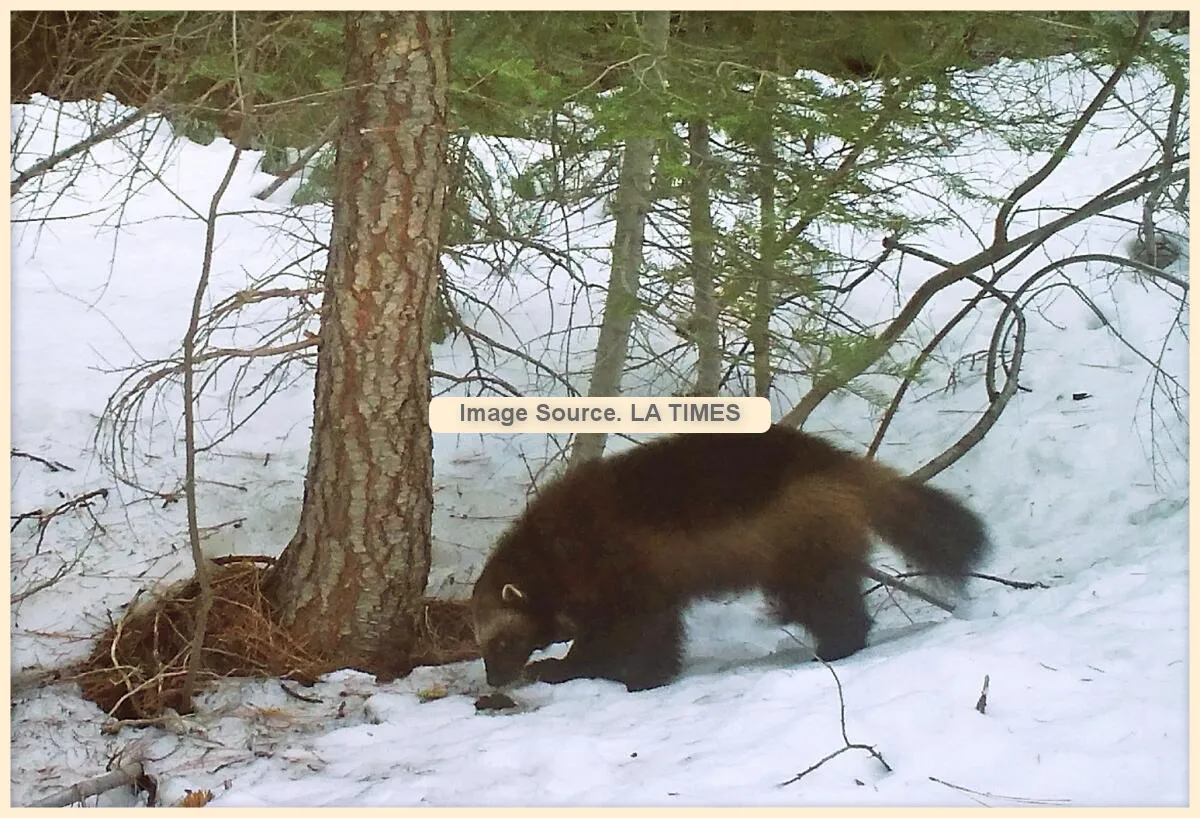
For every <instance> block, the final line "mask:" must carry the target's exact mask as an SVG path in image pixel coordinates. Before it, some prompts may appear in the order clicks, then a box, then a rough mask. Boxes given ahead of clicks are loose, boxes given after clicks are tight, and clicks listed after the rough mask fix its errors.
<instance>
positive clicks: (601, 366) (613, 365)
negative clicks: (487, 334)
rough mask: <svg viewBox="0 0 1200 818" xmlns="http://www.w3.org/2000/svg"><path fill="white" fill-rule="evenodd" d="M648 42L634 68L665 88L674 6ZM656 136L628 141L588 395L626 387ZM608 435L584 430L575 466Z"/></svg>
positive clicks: (652, 19)
mask: <svg viewBox="0 0 1200 818" xmlns="http://www.w3.org/2000/svg"><path fill="white" fill-rule="evenodd" d="M645 15H646V16H645V20H644V21H643V23H642V42H643V45H644V46H645V48H646V49H647V50H648V53H647V54H645V55H643V57H642V58H641V59H639V60H637V63H638V64H637V65H636V66H635V68H634V73H635V74H636V75H637V76H639V77H642V78H643V81H644V82H648V83H650V82H653V83H656V84H657V85H658V87H660V88H661V87H662V85H663V80H662V76H661V74H660V73H659V71H658V67H657V65H656V64H657V62H658V61H659V60H660V59H662V57H664V56H665V55H666V53H667V41H668V39H669V37H670V30H671V25H670V24H671V13H670V12H669V11H648V12H645ZM654 153H655V139H654V137H652V136H639V137H632V138H630V139H628V140H626V142H625V153H624V155H623V156H622V158H621V170H620V175H619V178H618V181H617V192H616V196H615V199H614V204H613V209H614V210H615V211H616V228H615V232H614V235H613V248H612V269H611V272H610V274H609V279H608V294H607V296H606V298H605V300H604V319H603V323H602V324H601V325H600V338H599V340H598V341H597V343H596V363H595V366H594V367H593V369H592V378H591V382H590V384H589V385H588V395H589V396H591V397H611V396H614V395H617V394H619V393H620V391H621V375H622V374H623V372H624V370H625V360H626V357H627V356H628V354H629V334H630V331H631V330H632V328H633V319H634V317H635V316H636V315H637V312H638V289H639V285H640V279H641V267H642V240H643V238H644V237H645V232H646V213H647V212H648V211H649V210H650V188H651V181H652V176H653V172H654ZM606 439H607V436H606V435H604V434H602V433H591V434H582V435H579V436H578V437H576V438H575V445H574V447H573V448H572V451H571V465H572V466H574V465H576V464H578V463H582V462H584V461H587V460H591V459H593V458H596V457H599V456H600V455H601V454H603V453H604V443H605V440H606Z"/></svg>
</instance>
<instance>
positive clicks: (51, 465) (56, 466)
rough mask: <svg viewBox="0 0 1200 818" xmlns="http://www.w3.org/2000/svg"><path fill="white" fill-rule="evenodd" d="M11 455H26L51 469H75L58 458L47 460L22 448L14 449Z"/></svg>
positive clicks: (28, 458) (27, 458)
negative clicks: (60, 461)
mask: <svg viewBox="0 0 1200 818" xmlns="http://www.w3.org/2000/svg"><path fill="white" fill-rule="evenodd" d="M11 456H12V457H24V458H25V459H26V460H32V461H34V462H35V463H41V464H42V465H43V466H45V467H46V468H47V469H49V470H50V471H75V470H74V469H73V468H71V467H70V466H68V465H67V464H65V463H59V462H58V461H57V460H47V459H46V458H44V457H38V456H37V455H36V454H29V453H28V452H23V451H21V450H20V449H13V450H12V455H11Z"/></svg>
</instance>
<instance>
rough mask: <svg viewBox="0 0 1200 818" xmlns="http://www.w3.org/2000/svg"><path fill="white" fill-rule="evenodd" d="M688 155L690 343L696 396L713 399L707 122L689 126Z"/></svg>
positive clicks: (717, 360) (715, 366)
mask: <svg viewBox="0 0 1200 818" xmlns="http://www.w3.org/2000/svg"><path fill="white" fill-rule="evenodd" d="M688 155H689V161H690V163H691V167H692V185H691V187H692V190H691V196H690V199H689V202H688V210H689V213H688V221H689V223H690V230H691V243H692V289H693V298H694V299H695V304H694V307H693V310H694V312H693V313H692V322H691V327H690V329H691V340H692V341H693V342H695V344H696V388H695V389H694V390H693V394H695V395H697V396H707V397H712V396H715V395H716V394H717V389H718V387H719V386H720V384H721V339H720V335H719V334H718V332H717V317H718V315H719V312H720V309H719V307H718V305H717V297H716V291H715V285H714V282H713V237H714V233H713V220H712V190H711V188H712V172H711V168H710V163H711V161H712V156H711V152H710V150H709V144H708V120H707V119H705V118H704V117H695V118H694V119H693V120H692V121H691V123H689V125H688Z"/></svg>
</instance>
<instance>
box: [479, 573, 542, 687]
mask: <svg viewBox="0 0 1200 818" xmlns="http://www.w3.org/2000/svg"><path fill="white" fill-rule="evenodd" d="M471 615H472V620H473V624H474V627H475V641H476V643H477V644H478V645H479V649H480V651H481V652H482V653H483V666H484V669H485V670H486V671H487V680H488V684H490V685H492V686H493V687H503V686H504V685H507V684H509V683H511V682H514V681H516V680H517V679H518V678H519V677H520V675H521V671H522V670H524V668H525V663H526V662H527V661H528V660H529V655H530V654H531V653H533V652H534V651H535V650H540V649H541V648H544V647H546V646H547V645H549V644H550V643H551V642H553V641H554V640H555V638H556V636H557V633H556V630H557V629H556V626H555V619H554V616H553V614H552V613H549V612H547V611H546V610H545V609H544V608H541V607H540V606H539V605H538V604H537V600H535V599H531V598H530V596H529V592H528V591H527V590H526V589H525V588H523V587H521V586H520V585H517V584H516V583H514V582H503V581H499V580H493V578H492V576H489V575H488V572H486V571H485V572H484V575H483V576H481V577H480V578H479V581H478V582H476V583H475V592H474V593H473V594H472V596H471Z"/></svg>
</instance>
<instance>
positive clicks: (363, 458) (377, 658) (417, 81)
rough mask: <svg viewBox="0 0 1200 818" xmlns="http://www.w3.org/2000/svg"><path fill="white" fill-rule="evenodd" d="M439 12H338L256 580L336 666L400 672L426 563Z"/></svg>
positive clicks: (443, 26)
mask: <svg viewBox="0 0 1200 818" xmlns="http://www.w3.org/2000/svg"><path fill="white" fill-rule="evenodd" d="M449 39H450V26H449V20H448V17H447V15H446V14H445V13H444V12H363V13H350V14H348V16H347V22H346V43H347V49H348V56H347V71H346V85H347V87H348V88H349V89H350V90H349V91H348V92H347V99H346V110H345V111H344V115H343V122H344V123H345V124H344V126H343V128H342V130H341V132H340V134H339V136H338V153H337V163H336V168H335V194H334V195H335V201H334V219H333V231H332V237H331V243H330V254H329V262H328V266H327V268H326V273H325V295H324V301H323V303H322V307H321V341H320V347H319V352H318V355H317V376H316V396H315V400H314V418H313V437H312V446H311V449H310V453H309V463H308V474H307V477H306V480H305V486H304V506H303V509H302V511H301V516H300V525H299V527H298V529H297V531H296V534H295V536H294V537H293V538H292V541H291V542H290V543H289V544H288V547H287V549H286V550H285V551H284V553H283V556H282V557H281V558H280V560H279V562H278V563H277V565H276V567H275V569H274V572H273V574H272V576H271V578H270V581H269V584H268V592H269V593H270V594H271V595H272V596H273V598H274V600H275V602H276V604H277V605H278V611H279V614H280V617H281V619H282V621H283V623H284V624H285V625H286V626H288V627H289V628H291V629H292V630H293V631H295V632H297V633H302V634H304V636H305V638H306V639H307V640H308V643H309V645H310V646H311V647H312V648H314V649H315V650H318V651H320V652H321V653H322V654H324V655H325V656H326V657H328V658H329V659H330V660H331V661H334V662H336V663H337V664H339V665H341V666H346V667H356V668H359V669H362V670H365V671H368V672H373V673H376V674H379V675H381V676H384V677H391V676H394V675H399V674H403V673H406V672H408V671H409V670H411V661H410V658H409V657H410V655H411V652H412V648H413V644H414V636H415V624H416V621H417V620H416V617H417V614H418V613H419V611H420V610H421V603H422V601H423V598H424V593H425V584H426V581H427V579H428V574H429V559H430V556H429V555H430V542H429V537H430V529H431V525H432V512H433V489H432V485H433V441H432V436H431V433H430V429H429V398H430V385H429V368H430V361H429V351H430V342H429V326H430V316H431V313H432V307H433V304H434V297H435V292H436V285H437V256H438V247H439V242H438V236H439V233H440V226H441V218H442V206H443V200H444V194H445V185H446V158H445V151H446V138H447V137H446V127H447V126H446V116H447V110H448V108H447V89H448V86H449Z"/></svg>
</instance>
